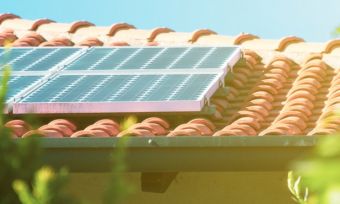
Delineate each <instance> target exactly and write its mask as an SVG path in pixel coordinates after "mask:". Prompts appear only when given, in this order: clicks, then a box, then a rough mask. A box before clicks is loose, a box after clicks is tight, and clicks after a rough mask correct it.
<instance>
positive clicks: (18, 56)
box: [0, 48, 80, 103]
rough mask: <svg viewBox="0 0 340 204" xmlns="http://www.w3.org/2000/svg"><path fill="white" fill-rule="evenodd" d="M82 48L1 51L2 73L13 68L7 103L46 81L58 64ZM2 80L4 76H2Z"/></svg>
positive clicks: (0, 68) (0, 69)
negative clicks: (8, 68) (5, 69)
mask: <svg viewBox="0 0 340 204" xmlns="http://www.w3.org/2000/svg"><path fill="white" fill-rule="evenodd" d="M79 50H80V48H14V49H4V48H2V49H0V59H1V61H0V71H3V70H4V68H5V67H10V68H11V74H10V79H9V81H8V87H9V88H8V92H7V97H6V102H7V103H9V102H11V101H15V100H17V99H18V97H19V98H20V96H21V95H22V94H24V93H26V92H27V91H28V90H30V89H32V88H34V87H35V86H38V85H39V84H40V83H43V82H44V80H46V77H48V76H49V75H50V74H51V73H52V72H53V71H54V69H55V70H56V69H57V68H58V66H57V65H58V64H60V63H63V62H64V61H65V60H67V59H68V58H69V57H70V56H72V55H73V54H75V53H76V52H77V51H79ZM0 79H1V80H2V76H0Z"/></svg>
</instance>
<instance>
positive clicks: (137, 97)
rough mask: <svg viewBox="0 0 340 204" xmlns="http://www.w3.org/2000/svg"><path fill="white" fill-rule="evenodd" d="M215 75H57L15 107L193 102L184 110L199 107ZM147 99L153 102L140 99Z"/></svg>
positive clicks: (115, 108) (60, 109)
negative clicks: (199, 102) (204, 92)
mask: <svg viewBox="0 0 340 204" xmlns="http://www.w3.org/2000/svg"><path fill="white" fill-rule="evenodd" d="M217 79H218V75H216V74H197V75H194V74H191V75H190V74H182V75H178V74H175V75H60V76H58V77H56V78H54V79H52V80H51V81H49V82H47V83H46V84H44V85H42V86H41V87H40V89H39V90H37V91H35V92H33V93H31V94H29V95H28V96H27V97H25V98H24V99H23V100H22V101H21V102H20V103H19V104H18V105H17V106H15V109H16V112H17V113H18V112H19V113H20V112H26V111H29V109H33V110H36V109H38V110H41V109H42V110H43V111H44V112H45V113H46V112H48V113H74V112H75V113H103V112H104V113H107V112H135V111H137V112H149V111H156V109H159V111H164V107H163V106H166V108H167V109H171V110H172V111H175V110H176V111H181V110H182V111H183V109H182V107H178V105H177V104H175V103H173V102H182V101H184V102H185V101H186V102H187V103H188V102H192V103H191V105H192V106H190V107H183V108H185V111H195V110H197V109H198V108H199V109H200V108H201V107H200V106H201V104H197V103H195V102H196V101H200V100H201V97H202V92H203V91H204V90H206V89H207V88H209V85H210V84H211V83H213V82H214V81H215V80H217ZM155 84H156V85H155ZM149 101H152V103H150V104H148V105H146V104H147V103H143V102H149ZM32 104H33V106H32ZM34 104H35V105H34ZM122 104H124V106H127V107H128V108H126V109H125V108H123V107H122ZM140 104H144V105H142V106H139V105H140ZM173 105H175V106H173ZM157 106H159V107H157ZM188 108H189V109H188Z"/></svg>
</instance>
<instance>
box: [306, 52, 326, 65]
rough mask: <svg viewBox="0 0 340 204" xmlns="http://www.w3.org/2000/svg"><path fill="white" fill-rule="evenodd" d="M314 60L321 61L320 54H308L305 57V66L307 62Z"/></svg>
mask: <svg viewBox="0 0 340 204" xmlns="http://www.w3.org/2000/svg"><path fill="white" fill-rule="evenodd" d="M315 59H319V60H321V59H322V53H311V54H309V55H308V56H307V57H306V59H305V61H304V64H307V63H308V62H309V61H312V60H315Z"/></svg>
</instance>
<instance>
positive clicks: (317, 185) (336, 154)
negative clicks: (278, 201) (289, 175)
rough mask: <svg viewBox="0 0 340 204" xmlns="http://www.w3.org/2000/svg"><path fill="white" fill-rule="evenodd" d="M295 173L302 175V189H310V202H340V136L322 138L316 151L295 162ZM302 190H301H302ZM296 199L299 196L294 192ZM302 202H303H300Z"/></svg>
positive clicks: (311, 203) (323, 203)
mask: <svg viewBox="0 0 340 204" xmlns="http://www.w3.org/2000/svg"><path fill="white" fill-rule="evenodd" d="M294 169H295V174H297V175H300V176H301V184H299V188H300V189H306V188H307V187H308V189H309V190H310V195H309V196H308V201H307V202H306V203H308V204H316V203H317V204H338V203H340V136H339V135H331V136H325V137H324V138H322V139H320V141H319V144H318V145H317V147H316V149H315V151H314V153H313V154H312V155H310V156H309V157H308V158H305V159H304V160H301V161H298V162H296V163H295V164H294ZM300 191H301V190H300ZM292 194H293V196H294V197H295V199H296V198H297V196H296V195H294V193H292ZM299 203H301V202H299Z"/></svg>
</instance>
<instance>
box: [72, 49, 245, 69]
mask: <svg viewBox="0 0 340 204" xmlns="http://www.w3.org/2000/svg"><path fill="white" fill-rule="evenodd" d="M237 49H238V48H236V47H144V48H125V47H124V48H113V49H112V48H111V49H110V48H101V47H96V48H92V49H91V50H90V51H89V52H88V53H86V54H84V55H83V56H82V57H80V58H79V59H78V60H76V61H74V62H73V63H72V64H70V65H69V66H67V67H66V70H131V69H198V68H224V67H225V63H226V62H227V61H228V59H229V57H230V55H231V54H233V53H235V51H236V50H237Z"/></svg>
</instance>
